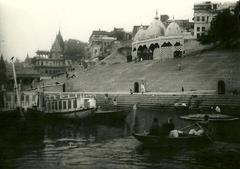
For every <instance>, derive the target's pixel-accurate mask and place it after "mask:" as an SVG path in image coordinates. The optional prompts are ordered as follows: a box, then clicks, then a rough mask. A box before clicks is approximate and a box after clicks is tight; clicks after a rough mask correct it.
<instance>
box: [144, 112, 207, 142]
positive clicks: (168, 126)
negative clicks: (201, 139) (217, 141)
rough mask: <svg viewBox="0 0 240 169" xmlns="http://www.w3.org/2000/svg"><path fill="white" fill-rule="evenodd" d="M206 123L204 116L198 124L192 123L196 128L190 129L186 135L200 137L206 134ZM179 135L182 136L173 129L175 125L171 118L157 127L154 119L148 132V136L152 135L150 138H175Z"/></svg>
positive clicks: (157, 124) (157, 123)
mask: <svg viewBox="0 0 240 169" xmlns="http://www.w3.org/2000/svg"><path fill="white" fill-rule="evenodd" d="M208 123H209V116H208V115H205V116H204V119H203V121H201V122H199V123H194V125H196V126H197V128H193V129H190V130H189V132H188V134H190V135H196V136H201V135H203V134H204V133H207V131H208ZM194 125H192V126H194ZM180 134H183V131H181V130H176V129H175V125H174V123H173V119H172V118H168V121H167V122H166V123H163V124H162V125H161V126H160V125H159V121H158V118H154V119H153V123H152V125H151V127H150V130H149V135H152V136H161V137H170V138H176V137H179V135H180Z"/></svg>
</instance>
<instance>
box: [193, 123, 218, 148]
mask: <svg viewBox="0 0 240 169" xmlns="http://www.w3.org/2000/svg"><path fill="white" fill-rule="evenodd" d="M196 124H197V125H198V127H200V128H201V129H203V127H202V126H201V125H200V124H198V122H197V123H196ZM203 130H204V129H203ZM204 132H205V135H206V136H207V138H208V139H209V140H210V141H211V142H212V143H213V142H214V141H213V140H212V139H211V137H210V136H209V135H208V134H207V132H206V131H204Z"/></svg>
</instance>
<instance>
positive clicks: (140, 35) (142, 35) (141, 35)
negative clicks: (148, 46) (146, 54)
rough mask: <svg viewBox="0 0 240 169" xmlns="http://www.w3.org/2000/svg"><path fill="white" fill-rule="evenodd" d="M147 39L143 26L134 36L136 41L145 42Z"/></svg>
mask: <svg viewBox="0 0 240 169" xmlns="http://www.w3.org/2000/svg"><path fill="white" fill-rule="evenodd" d="M145 38H146V30H144V29H143V27H142V26H141V27H140V28H139V30H138V32H137V33H136V35H135V36H134V41H141V40H144V39H145Z"/></svg>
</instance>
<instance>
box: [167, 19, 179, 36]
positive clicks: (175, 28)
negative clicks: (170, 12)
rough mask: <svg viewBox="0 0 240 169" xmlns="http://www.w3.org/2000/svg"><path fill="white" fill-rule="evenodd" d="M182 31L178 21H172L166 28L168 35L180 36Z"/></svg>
mask: <svg viewBox="0 0 240 169" xmlns="http://www.w3.org/2000/svg"><path fill="white" fill-rule="evenodd" d="M180 33H181V29H180V27H179V25H178V24H177V23H176V22H172V23H170V24H169V25H168V27H167V30H166V36H178V35H180Z"/></svg>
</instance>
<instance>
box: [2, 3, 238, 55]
mask: <svg viewBox="0 0 240 169" xmlns="http://www.w3.org/2000/svg"><path fill="white" fill-rule="evenodd" d="M201 1H203V0H198V1H197V0H0V50H1V53H3V54H4V56H5V57H8V58H10V57H11V56H16V57H18V58H19V59H20V60H23V59H24V58H25V57H26V55H27V53H29V55H30V57H33V56H34V55H35V52H36V50H38V49H41V50H50V47H51V44H52V43H53V41H54V39H55V36H56V33H57V32H58V29H59V27H60V29H61V33H62V36H63V39H64V40H67V39H70V38H74V39H78V40H81V41H85V42H88V38H89V36H90V35H91V32H92V31H93V30H98V29H101V30H107V31H111V30H113V28H114V27H123V28H124V29H125V30H126V31H132V27H133V26H134V25H140V24H149V23H150V22H151V21H152V20H153V17H154V16H155V11H156V9H157V10H158V13H159V15H160V14H167V15H169V16H170V18H172V17H173V16H174V18H175V19H189V20H192V17H193V4H194V3H196V2H201ZM226 1H234V0H219V1H218V2H226Z"/></svg>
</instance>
